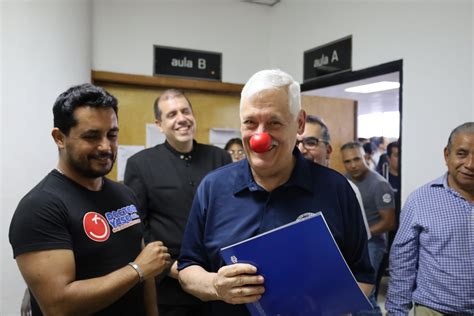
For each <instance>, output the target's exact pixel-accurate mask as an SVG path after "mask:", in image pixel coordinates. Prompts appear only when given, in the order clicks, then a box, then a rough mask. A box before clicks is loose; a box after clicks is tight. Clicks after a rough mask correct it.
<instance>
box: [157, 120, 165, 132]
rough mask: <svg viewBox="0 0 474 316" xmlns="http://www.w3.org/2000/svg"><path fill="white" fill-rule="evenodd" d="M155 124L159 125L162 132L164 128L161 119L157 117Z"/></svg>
mask: <svg viewBox="0 0 474 316" xmlns="http://www.w3.org/2000/svg"><path fill="white" fill-rule="evenodd" d="M155 124H156V126H158V128H159V129H160V132H162V133H163V128H162V127H161V120H159V119H156V120H155Z"/></svg>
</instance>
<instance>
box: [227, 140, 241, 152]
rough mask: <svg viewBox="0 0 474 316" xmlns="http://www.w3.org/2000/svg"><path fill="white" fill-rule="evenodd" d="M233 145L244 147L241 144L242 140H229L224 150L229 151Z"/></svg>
mask: <svg viewBox="0 0 474 316" xmlns="http://www.w3.org/2000/svg"><path fill="white" fill-rule="evenodd" d="M234 144H237V145H240V146H241V147H244V145H243V144H242V140H241V139H240V138H231V139H229V141H228V142H227V144H225V147H224V149H225V150H229V148H230V146H232V145H234Z"/></svg>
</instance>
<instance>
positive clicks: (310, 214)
mask: <svg viewBox="0 0 474 316" xmlns="http://www.w3.org/2000/svg"><path fill="white" fill-rule="evenodd" d="M314 215H316V213H313V212H306V213H303V214H301V215H300V216H298V217H297V218H296V221H301V220H303V219H307V218H308V217H313V216H314Z"/></svg>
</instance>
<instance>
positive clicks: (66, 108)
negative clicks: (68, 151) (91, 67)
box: [53, 83, 118, 135]
mask: <svg viewBox="0 0 474 316" xmlns="http://www.w3.org/2000/svg"><path fill="white" fill-rule="evenodd" d="M82 106H90V107H93V108H112V109H113V110H114V112H115V114H116V115H117V117H118V108H117V99H116V98H115V97H114V96H113V95H111V94H110V93H108V92H107V91H105V90H104V89H103V88H101V87H98V86H95V85H93V84H91V83H84V84H81V85H77V86H73V87H71V88H69V89H68V90H67V91H65V92H63V93H61V94H60V95H59V96H58V98H57V99H56V102H54V105H53V116H54V127H57V128H58V129H59V130H60V131H61V132H62V133H63V134H64V135H69V132H70V130H71V128H72V127H74V126H76V125H77V120H76V118H75V117H74V111H75V110H76V109H77V108H78V107H82Z"/></svg>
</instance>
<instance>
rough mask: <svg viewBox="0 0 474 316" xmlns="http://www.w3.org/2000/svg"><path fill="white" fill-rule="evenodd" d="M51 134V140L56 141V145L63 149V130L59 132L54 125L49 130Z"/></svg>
mask: <svg viewBox="0 0 474 316" xmlns="http://www.w3.org/2000/svg"><path fill="white" fill-rule="evenodd" d="M51 136H53V140H54V142H55V143H56V145H57V146H58V148H59V149H63V148H64V146H65V145H64V138H65V137H66V136H64V134H63V132H61V131H60V130H59V128H57V127H55V128H53V130H52V131H51Z"/></svg>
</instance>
